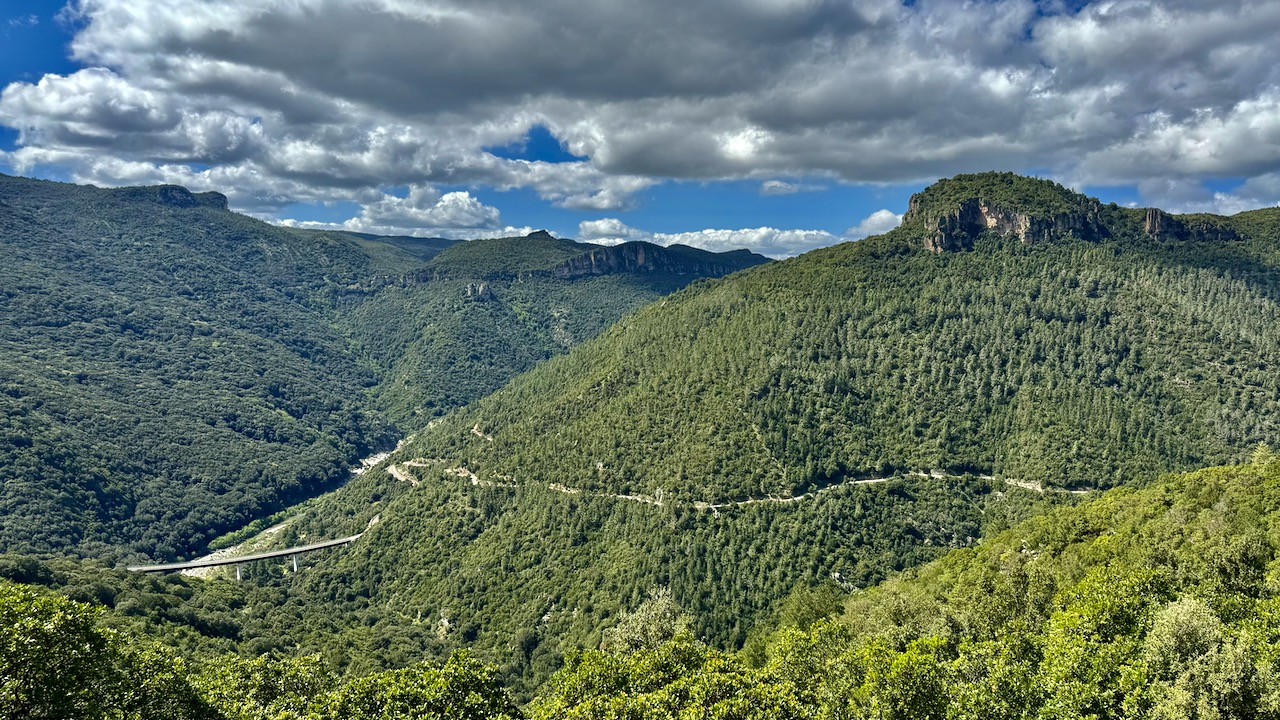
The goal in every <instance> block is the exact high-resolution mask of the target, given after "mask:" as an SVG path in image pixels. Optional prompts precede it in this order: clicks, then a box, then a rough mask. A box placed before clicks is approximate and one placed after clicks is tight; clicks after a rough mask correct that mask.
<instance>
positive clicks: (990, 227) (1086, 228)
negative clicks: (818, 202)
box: [903, 195, 1106, 253]
mask: <svg viewBox="0 0 1280 720" xmlns="http://www.w3.org/2000/svg"><path fill="white" fill-rule="evenodd" d="M912 222H920V223H922V224H923V225H924V231H925V233H924V246H925V249H927V250H929V251H931V252H936V253H940V252H955V251H959V250H967V249H969V248H971V247H973V241H974V240H975V239H977V237H978V236H979V235H981V234H982V233H983V232H994V233H996V234H999V235H1013V236H1016V237H1017V238H1018V239H1019V240H1021V241H1022V243H1023V244H1025V245H1031V244H1034V243H1042V242H1050V241H1052V240H1055V239H1058V238H1063V237H1068V236H1070V237H1076V238H1080V239H1082V240H1099V239H1101V238H1103V237H1105V236H1106V228H1105V227H1104V226H1103V224H1102V218H1101V210H1100V207H1099V206H1098V204H1097V203H1096V202H1094V203H1092V205H1090V206H1089V207H1087V208H1085V209H1083V210H1082V211H1078V212H1067V213H1057V214H1053V215H1036V214H1032V213H1024V212H1014V211H1011V210H1007V209H1005V208H1002V207H1000V206H999V205H996V204H994V203H988V202H986V201H984V200H983V199H981V198H969V199H967V200H963V201H961V203H960V206H959V207H958V208H955V209H953V210H951V211H949V212H932V211H930V210H929V209H928V208H927V207H925V206H924V205H923V203H922V202H921V197H920V195H914V196H912V198H911V202H910V204H909V205H908V207H907V214H906V215H905V216H903V224H904V225H906V224H908V223H912Z"/></svg>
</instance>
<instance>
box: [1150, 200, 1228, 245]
mask: <svg viewBox="0 0 1280 720" xmlns="http://www.w3.org/2000/svg"><path fill="white" fill-rule="evenodd" d="M1143 232H1145V233H1146V234H1147V236H1149V237H1151V238H1154V239H1156V240H1160V241H1165V242H1171V241H1179V240H1208V241H1216V242H1224V241H1228V240H1239V239H1240V235H1239V234H1238V233H1237V232H1236V231H1235V229H1234V228H1232V227H1231V226H1230V225H1229V224H1228V221H1227V219H1226V218H1219V217H1217V216H1213V215H1192V216H1184V217H1174V216H1173V215H1170V214H1169V213H1167V212H1165V211H1163V210H1158V209H1156V208H1147V216H1146V219H1145V222H1144V223H1143Z"/></svg>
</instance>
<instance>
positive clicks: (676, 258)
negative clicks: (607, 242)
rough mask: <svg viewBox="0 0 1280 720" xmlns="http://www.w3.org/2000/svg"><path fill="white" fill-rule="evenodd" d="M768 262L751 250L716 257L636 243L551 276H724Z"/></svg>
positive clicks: (593, 254)
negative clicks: (639, 273) (625, 273)
mask: <svg viewBox="0 0 1280 720" xmlns="http://www.w3.org/2000/svg"><path fill="white" fill-rule="evenodd" d="M764 262H768V261H767V260H766V259H765V258H764V257H762V256H760V255H756V254H755V253H753V252H749V251H747V250H735V251H733V252H726V253H712V252H707V251H704V250H697V249H695V248H690V247H685V246H682V245H674V246H671V247H662V246H660V245H654V244H653V243H648V242H641V241H636V242H628V243H622V244H621V245H614V246H611V247H601V248H597V249H595V250H591V251H588V252H586V253H583V254H582V255H579V256H577V257H573V258H569V259H568V260H566V261H564V262H563V263H560V264H559V265H557V266H556V267H554V268H552V269H551V275H553V276H555V277H559V278H575V277H583V276H587V275H610V274H613V273H624V272H664V273H671V274H674V275H702V276H720V275H728V274H729V273H731V272H737V271H738V270H742V269H744V268H748V267H751V266H752V265H759V264H761V263H764Z"/></svg>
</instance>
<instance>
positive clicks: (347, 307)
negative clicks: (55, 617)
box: [0, 176, 764, 558]
mask: <svg viewBox="0 0 1280 720" xmlns="http://www.w3.org/2000/svg"><path fill="white" fill-rule="evenodd" d="M548 243H554V244H556V246H557V247H558V248H559V252H558V253H557V254H555V255H554V256H553V257H552V258H551V259H550V260H548V259H547V257H546V253H545V252H544V249H543V246H544V245H546V244H548ZM0 246H2V247H3V250H4V253H5V261H4V262H3V263H0V307H3V313H2V314H0V550H2V549H9V550H18V551H27V552H40V553H44V552H68V551H71V552H76V553H79V554H84V555H97V556H108V555H112V556H119V555H124V554H130V553H142V554H145V555H147V556H150V557H154V558H172V557H174V556H178V555H184V554H187V553H190V552H195V551H199V550H200V549H201V548H203V547H204V546H205V544H206V543H207V542H208V541H209V540H211V539H212V538H213V537H215V536H216V535H218V534H220V533H223V532H226V531H228V530H232V529H235V528H237V527H240V526H241V525H244V524H245V523H246V522H248V521H249V520H251V519H253V518H256V517H262V516H265V515H269V514H270V513H272V512H274V511H275V510H278V509H279V508H280V507H282V506H283V505H284V504H287V503H289V502H293V501H296V500H299V499H302V498H305V497H308V496H310V495H313V494H315V493H316V492H318V491H320V490H322V489H325V488H328V487H332V486H334V485H335V484H336V483H338V482H340V481H343V480H345V479H346V478H347V476H348V471H347V468H348V467H349V466H350V465H351V464H352V463H353V462H354V461H355V460H356V459H357V458H358V457H360V456H362V455H365V454H368V453H370V452H372V451H373V450H375V449H378V448H383V447H387V446H389V445H390V444H391V443H393V442H394V441H395V440H396V439H397V437H398V436H399V435H401V434H402V433H403V432H404V431H405V430H406V429H411V428H412V427H414V424H415V423H425V421H426V419H428V418H429V417H430V415H431V414H433V413H437V412H440V411H442V410H443V409H447V408H450V407H453V406H455V405H457V404H461V403H464V402H467V401H469V400H472V399H474V398H476V397H479V396H480V395H481V394H484V393H486V392H488V391H490V390H492V389H495V388H496V387H498V386H499V385H501V384H502V383H503V382H505V381H506V380H507V379H508V378H509V377H511V376H512V375H514V374H516V373H517V372H519V371H521V370H524V369H527V368H528V367H530V366H531V365H532V364H533V363H534V362H536V361H538V360H540V359H543V358H545V357H548V356H549V355H551V354H554V353H557V352H563V351H564V350H565V349H566V348H567V347H569V346H571V345H572V344H574V343H575V342H578V341H580V340H582V339H584V338H586V337H588V336H590V335H591V334H592V333H594V332H596V331H598V330H599V329H600V328H602V327H604V326H605V325H607V324H608V323H610V322H612V321H613V320H615V319H616V318H618V317H619V316H621V315H622V314H623V313H625V312H628V311H630V310H632V309H634V308H636V307H638V306H639V305H641V304H643V303H645V302H648V301H650V300H652V299H654V298H656V297H658V296H659V295H660V294H662V293H664V292H668V291H670V290H672V289H675V288H677V287H680V286H683V285H684V284H687V283H688V282H690V281H691V280H693V279H696V278H697V277H700V276H701V275H704V274H707V271H706V270H705V268H697V267H692V266H690V267H689V268H688V270H689V272H687V273H681V272H679V270H683V269H685V268H676V269H674V270H673V269H671V268H667V269H666V270H664V271H662V272H651V271H648V270H651V268H630V269H628V271H626V272H622V273H618V274H614V275H607V276H589V277H587V276H584V277H552V276H551V275H550V274H549V272H548V273H544V274H543V276H540V277H538V278H532V277H526V276H525V275H521V272H523V270H524V269H526V268H527V267H529V266H537V267H544V266H545V268H546V269H547V270H548V271H549V270H551V269H552V268H554V267H555V266H556V265H557V264H559V263H562V262H565V261H566V260H570V259H572V258H575V257H578V256H583V255H587V254H590V253H591V252H592V251H595V250H601V248H600V247H599V246H596V245H590V244H584V243H575V242H573V241H569V240H554V239H552V238H550V237H549V236H548V237H545V238H543V237H541V236H539V237H533V238H507V239H500V240H484V241H475V242H472V243H457V242H455V241H448V240H440V239H423V240H419V239H414V238H386V239H379V238H377V237H374V236H363V235H354V234H350V233H340V232H314V231H298V230H289V229H284V228H277V227H273V226H270V225H267V224H265V223H262V222H259V221H256V220H252V219H250V218H247V217H245V216H242V215H237V214H235V213H232V212H230V211H228V210H227V208H226V200H225V198H224V197H222V196H221V195H219V194H217V193H203V194H192V193H190V192H188V191H186V190H185V189H183V188H179V187H173V186H164V187H143V188H121V189H114V190H102V189H98V188H92V187H79V186H74V185H67V184H61V183H51V182H46V181H36V180H27V179H23V178H15V177H8V176H0ZM451 250H452V251H454V252H453V253H452V254H450V252H449V251H451ZM691 252H693V253H701V256H706V257H711V258H714V257H722V256H719V255H716V254H713V253H704V252H702V251H692V250H691ZM459 257H462V258H467V257H471V258H485V259H486V262H487V263H488V265H486V266H485V267H483V268H480V267H475V266H474V264H473V265H472V266H468V265H467V264H466V263H464V262H459V261H458V258H459ZM723 257H726V258H728V260H726V263H728V264H734V263H736V265H734V268H736V267H740V266H746V265H750V264H754V263H759V262H763V261H764V259H763V258H761V257H759V256H754V255H752V256H749V257H746V258H741V257H737V256H733V257H730V256H728V255H725V256H723ZM704 261H705V259H704ZM442 268H448V272H444V271H443V270H442ZM503 268H511V271H510V272H508V273H507V275H506V276H504V277H505V279H502V280H494V281H492V282H489V281H487V280H486V278H489V277H490V275H493V274H494V273H499V272H502V270H503ZM724 271H726V272H727V271H729V270H728V269H727V268H725V269H724ZM384 409H387V410H388V411H389V412H383V410H384ZM423 413H426V414H427V417H426V418H418V417H417V415H421V414H423ZM396 425H399V426H400V429H399V430H397V428H396Z"/></svg>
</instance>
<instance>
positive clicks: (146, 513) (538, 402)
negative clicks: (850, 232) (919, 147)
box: [0, 173, 1280, 720]
mask: <svg viewBox="0 0 1280 720" xmlns="http://www.w3.org/2000/svg"><path fill="white" fill-rule="evenodd" d="M0 201H2V202H3V204H2V205H0V231H2V232H3V237H4V239H5V242H6V244H7V246H11V248H12V250H11V253H12V255H13V257H14V258H15V263H14V264H13V265H12V266H11V267H10V269H7V270H4V271H3V272H4V273H6V274H4V275H3V277H4V280H5V283H6V284H5V286H4V287H5V288H15V290H6V296H5V297H6V300H7V301H9V303H10V304H9V308H10V311H9V312H8V313H7V317H6V322H5V324H4V325H3V327H0V362H3V365H2V367H3V368H5V373H6V374H5V375H4V377H3V383H4V385H3V388H2V392H0V402H2V403H4V404H5V407H6V412H7V414H6V416H5V419H4V423H5V424H4V425H3V426H0V429H2V430H3V432H4V437H5V438H6V440H7V442H6V443H5V445H4V446H3V451H4V452H5V453H6V454H5V459H4V463H3V464H0V472H3V480H4V485H3V491H2V492H0V501H2V502H3V506H2V509H3V515H0V517H2V518H3V521H4V524H3V527H0V550H3V551H4V553H3V554H0V578H3V579H4V580H2V581H0V591H3V593H4V595H3V596H2V597H0V612H6V613H10V615H6V616H5V617H13V618H18V617H45V615H41V613H46V614H47V615H48V617H55V616H56V617H59V618H64V619H65V620H66V621H67V622H72V621H74V622H73V623H72V624H73V625H75V627H74V628H73V627H71V626H70V625H69V626H68V627H67V629H65V630H59V631H58V632H59V633H64V634H66V635H67V636H69V637H70V636H72V634H73V633H80V635H79V636H82V637H83V638H87V639H86V640H85V642H87V643H90V644H93V643H96V645H95V647H98V646H100V647H101V648H103V649H102V651H101V653H100V655H101V657H104V658H114V659H111V660H110V662H111V663H114V664H113V665H111V666H110V668H107V669H104V668H103V667H99V666H94V665H91V664H90V665H86V666H85V668H86V669H85V670H84V672H86V673H89V674H90V675H92V673H95V672H96V673H107V674H108V675H110V674H111V673H115V674H114V675H110V676H111V677H115V678H119V677H137V676H141V675H146V674H147V673H150V672H151V670H148V668H164V669H165V670H164V673H161V674H159V675H155V677H157V678H163V683H162V685H163V686H162V687H160V686H157V687H158V689H157V690H155V693H156V694H155V695H154V697H157V698H159V697H171V698H178V697H181V698H186V700H184V701H183V702H187V701H189V702H190V703H192V705H191V706H190V707H192V708H195V707H197V706H199V707H203V708H204V710H201V711H199V712H197V711H196V710H191V711H190V712H189V713H188V714H186V715H180V716H181V717H216V718H227V719H228V720H229V719H230V718H239V717H254V718H258V717H281V718H284V717H297V718H301V717H307V718H321V717H330V716H341V713H342V712H345V711H344V710H341V708H343V707H347V706H345V705H343V704H342V703H344V702H347V700H346V698H350V697H354V696H357V695H359V696H360V697H363V698H366V699H368V698H377V697H382V695H378V693H394V692H401V691H405V692H409V690H405V688H419V689H420V688H422V687H426V686H430V687H432V688H436V690H439V691H440V692H445V693H446V694H447V692H450V691H448V690H447V689H448V688H453V687H466V688H469V689H468V690H466V692H465V693H463V694H464V695H465V696H466V697H468V698H470V699H471V700H469V701H468V702H470V701H475V702H476V703H481V704H485V707H486V708H488V709H487V710H485V711H484V712H485V713H489V715H484V714H481V715H479V716H486V717H487V716H497V715H501V714H506V715H507V716H510V717H517V716H524V717H532V718H550V717H583V718H593V717H666V716H672V717H674V716H680V714H681V713H684V714H686V715H689V716H696V717H702V716H725V717H764V716H768V717H797V718H799V717H859V718H860V717H878V716H879V715H876V713H877V712H881V710H877V708H880V709H884V708H892V711H891V712H890V711H885V713H883V716H885V717H929V718H944V717H945V718H953V717H954V718H960V717H964V718H969V717H973V718H978V717H1080V718H1085V717H1129V716H1133V717H1139V716H1141V717H1166V716H1167V717H1173V716H1174V715H1173V714H1171V713H1174V709H1175V708H1177V707H1182V706H1181V705H1179V704H1178V703H1184V700H1185V697H1186V695H1185V693H1187V692H1192V690H1188V688H1192V689H1194V691H1195V692H1198V693H1201V695H1203V696H1204V697H1214V698H1217V699H1216V700H1214V702H1216V703H1218V707H1230V708H1234V709H1231V710H1230V712H1228V713H1226V715H1224V716H1231V717H1274V716H1275V713H1276V712H1280V697H1278V696H1276V694H1275V693H1274V691H1273V690H1272V689H1271V688H1273V687H1274V686H1275V685H1274V683H1275V678H1276V675H1275V673H1276V670H1275V667H1276V666H1275V663H1276V662H1277V661H1278V660H1280V658H1277V657H1276V654H1275V647H1277V642H1280V635H1278V634H1277V633H1280V630H1278V629H1277V628H1280V625H1277V618H1280V615H1277V614H1276V612H1275V603H1276V598H1277V597H1280V575H1277V573H1280V561H1278V560H1277V553H1276V548H1277V547H1280V545H1278V544H1277V543H1280V535H1277V527H1278V526H1277V524H1276V517H1277V506H1276V503H1275V497H1276V494H1275V493H1276V490H1275V487H1274V486H1275V483H1276V478H1277V472H1278V470H1277V468H1280V464H1278V463H1277V461H1276V460H1275V456H1274V454H1273V453H1272V452H1271V450H1270V449H1269V446H1268V445H1267V444H1266V443H1268V442H1274V440H1275V438H1276V437H1277V434H1278V432H1277V431H1278V430H1280V385H1277V383H1276V380H1275V377H1276V375H1275V369H1276V368H1277V367H1280V330H1278V328H1280V211H1277V209H1275V208H1272V209H1267V210H1258V211H1251V212H1246V213H1241V214H1239V215H1235V216H1231V217H1224V216H1203V215H1186V216H1174V215H1169V214H1166V213H1163V212H1161V211H1158V210H1155V209H1150V210H1148V209H1135V208H1125V207H1120V206H1117V205H1114V204H1102V203H1100V202H1098V201H1097V200H1095V199H1093V198H1090V197H1087V196H1084V195H1081V194H1079V193H1075V192H1073V191H1071V190H1068V189H1067V188H1064V187H1062V186H1061V185H1057V184H1056V183H1052V182H1049V181H1045V180H1037V179H1032V178H1026V177H1021V176H1016V175H1012V174H1009V173H983V174H978V175H961V176H956V177H954V178H951V179H947V180H942V181H939V182H938V183H936V184H934V185H932V186H930V187H928V188H926V189H925V190H923V191H922V192H920V193H918V194H917V195H915V196H914V197H913V198H912V199H911V202H910V205H909V208H908V209H907V212H906V214H905V216H904V218H903V221H902V224H901V225H900V226H899V227H898V228H896V229H894V230H892V231H890V232H888V233H886V234H882V235H878V236H873V237H869V238H867V239H864V240H860V241H858V242H854V243H844V244H840V245H836V246H832V247H828V248H821V249H818V250H814V251H811V252H808V253H805V254H802V255H800V256H798V257H795V258H791V259H787V260H782V261H777V262H766V261H765V260H764V258H761V257H759V256H754V255H750V254H749V253H720V254H717V253H708V252H705V251H698V250H693V249H692V248H659V247H658V246H654V245H647V244H644V243H623V244H619V245H616V246H611V247H600V246H590V245H587V244H584V243H578V242H575V241H571V240H566V239H562V238H556V237H554V236H551V235H549V234H547V233H532V234H529V235H527V236H524V237H519V238H498V239H492V240H474V241H467V242H456V243H455V242H451V241H438V240H431V241H425V240H424V241H419V240H415V239H410V238H380V237H378V236H372V235H357V234H350V233H338V232H320V231H300V230H291V229H284V228H276V227H272V226H268V225H266V224H264V223H259V222H257V221H254V220H250V219H248V218H245V217H244V216H238V215H235V214H234V213H230V212H229V211H227V210H226V208H225V204H224V203H223V202H222V201H220V200H219V198H218V197H217V196H215V195H210V194H199V195H197V194H192V193H188V192H187V191H185V190H181V189H180V188H130V189H125V190H99V189H96V188H82V187H76V186H63V185H57V184H53V183H42V182H37V181H27V180H23V179H19V178H7V177H5V178H0ZM85 208H93V217H94V218H95V219H94V220H92V221H90V220H89V219H87V218H88V217H89V216H90V213H89V212H88V211H87V210H85ZM104 223H105V224H104ZM99 246H101V247H99ZM130 252H132V253H134V255H133V256H131V257H135V259H134V260H131V261H130V263H121V264H114V265H113V264H112V260H111V258H112V257H114V256H117V255H124V254H128V253H130ZM49 256H54V257H57V258H60V261H59V262H57V263H51V262H50V261H49V260H48V259H47V258H48V257H49ZM147 263H150V264H147ZM44 265H50V267H51V268H52V269H51V270H49V271H47V272H44V273H43V274H36V273H34V269H35V268H37V267H42V266H44ZM91 268H92V271H91ZM36 295H41V296H42V297H45V298H58V299H60V303H61V304H60V305H58V306H57V309H56V310H51V309H50V308H51V307H52V306H48V305H46V304H42V302H37V301H35V300H34V299H33V298H34V297H35V296H36ZM68 298H71V299H68ZM398 438H403V439H400V440H399V441H398V442H397V439H398ZM362 457H363V458H365V459H364V460H363V461H361V460H359V458H362ZM353 467H355V468H357V470H359V471H358V472H357V471H355V470H352V468H353ZM326 541H332V542H333V543H334V546H333V547H328V548H326V549H322V550H320V551H319V552H317V553H316V554H314V555H299V556H297V558H296V563H297V564H296V566H295V565H294V559H293V558H291V557H290V556H289V554H288V552H287V550H288V549H289V548H297V547H304V548H305V547H306V546H309V545H313V544H316V543H321V542H326ZM277 551H282V552H284V554H282V555H278V556H272V553H274V552H277ZM210 552H212V553H213V554H212V555H210V554H209V553H210ZM241 554H244V555H251V556H252V555H256V556H265V557H261V558H260V559H257V560H253V561H252V562H249V561H245V562H244V567H243V568H242V572H241V573H240V577H239V580H240V581H239V582H234V581H230V580H229V578H230V577H236V573H235V572H234V571H227V570H221V571H214V572H211V573H209V574H208V575H206V576H204V577H194V576H182V575H176V574H173V575H169V574H162V575H145V576H144V575H140V574H138V573H130V572H128V571H127V570H126V569H125V568H126V567H136V566H152V565H160V564H164V563H167V562H172V561H181V560H183V559H185V558H199V557H209V558H211V559H216V560H218V561H224V560H228V561H231V562H234V561H233V560H229V558H232V557H235V556H237V555H241ZM201 570H202V571H203V570H205V569H204V568H201ZM76 603H80V604H76ZM90 608H97V609H90ZM14 622H15V623H16V620H15V621H14ZM42 622H43V621H42ZM76 623H78V624H76ZM13 627H15V628H17V627H19V626H18V625H17V624H14V625H13ZM22 627H27V626H25V625H24V626H22ZM32 627H35V626H32ZM42 627H43V626H42ZM23 632H26V631H25V630H24V631H23ZM31 632H33V633H35V632H36V630H31ZM1179 633H1184V634H1185V633H1199V634H1198V635H1196V637H1198V638H1200V640H1198V641H1197V642H1200V643H1201V645H1200V646H1197V647H1200V649H1199V650H1196V651H1195V652H1192V651H1191V650H1186V649H1179V648H1181V647H1182V646H1178V645H1177V643H1178V642H1180V641H1179V640H1177V638H1178V637H1182V635H1179ZM15 637H17V636H15ZM31 637H33V638H36V636H35V635H32V636H31ZM40 637H44V636H40ZM45 641H48V642H50V643H52V642H53V641H52V640H50V639H49V638H47V637H45V639H44V640H39V638H36V639H34V640H31V642H32V643H34V644H33V645H32V647H35V646H38V645H39V642H45ZM24 642H25V641H24ZM49 647H50V648H53V647H54V646H53V645H50V646H49ZM1171 648H1172V649H1171ZM49 652H61V651H57V650H53V649H51V650H49ZM147 663H152V665H147ZM188 667H189V668H194V669H195V670H194V671H192V672H187V671H185V670H183V671H182V672H178V671H177V670H174V668H188ZM94 677H97V676H94ZM102 677H107V675H102ZM302 678H305V679H306V681H305V682H303V680H302ZM99 681H100V682H102V683H107V685H104V687H107V686H108V685H109V686H110V687H116V686H115V685H110V683H109V682H108V681H107V680H101V679H100V680H99ZM99 681H94V682H99ZM110 682H116V681H115V680H112V681H110ZM157 683H160V681H159V680H157ZM453 683H456V686H455V685H453ZM1231 683H1235V685H1236V686H1239V687H1241V688H1244V690H1242V694H1239V695H1233V696H1230V697H1228V695H1227V694H1223V693H1224V691H1221V688H1222V687H1226V686H1227V685H1229V684H1231ZM249 687H256V688H266V687H270V688H275V689H274V690H272V691H271V692H270V693H266V692H265V691H263V693H259V694H257V695H254V694H252V693H248V692H247V691H246V690H245V688H249ZM298 688H301V689H298ZM441 688H445V690H441ZM904 689H910V691H909V692H907V691H906V690H904ZM436 690H432V692H436ZM104 692H105V691H104ZM111 692H116V691H115V690H112V691H111ZM255 692H256V691H255ZM412 692H418V690H413V691H412ZM422 692H426V691H425V690H424V691H422ZM360 693H371V694H369V695H360ZM467 693H470V694H467ZM1179 693H1183V694H1179ZM1214 693H1217V694H1216V695H1215V694H1214ZM147 697H152V696H147ZM144 700H145V698H144ZM130 702H133V700H130ZM137 702H143V700H137ZM362 702H363V701H362ZM369 702H375V700H369ZM423 702H426V701H423ZM486 703H487V704H486ZM1233 703H1234V704H1233ZM1184 704H1185V703H1184ZM184 707H186V706H184ZM335 708H338V709H335ZM655 708H658V709H656V710H655ZM735 708H736V709H735ZM746 708H750V711H748V710H747V709H746ZM1134 708H1138V709H1137V710H1134ZM1157 709H1159V710H1158V712H1160V713H1165V714H1164V715H1159V714H1157ZM184 712H186V711H184ZM201 712H203V713H204V714H203V715H202V714H201ZM325 713H329V715H326V714H325ZM610 713H612V715H611V714H610ZM662 713H666V714H665V715H663V714H662ZM717 713H719V715H717ZM753 713H754V714H753ZM1126 713H1128V714H1126ZM1144 713H1145V714H1144ZM1232 713H1234V714H1232ZM1267 713H1272V714H1271V715H1268V714H1267ZM376 716H377V715H372V716H371V717H376ZM0 717H3V716H2V715H0Z"/></svg>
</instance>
